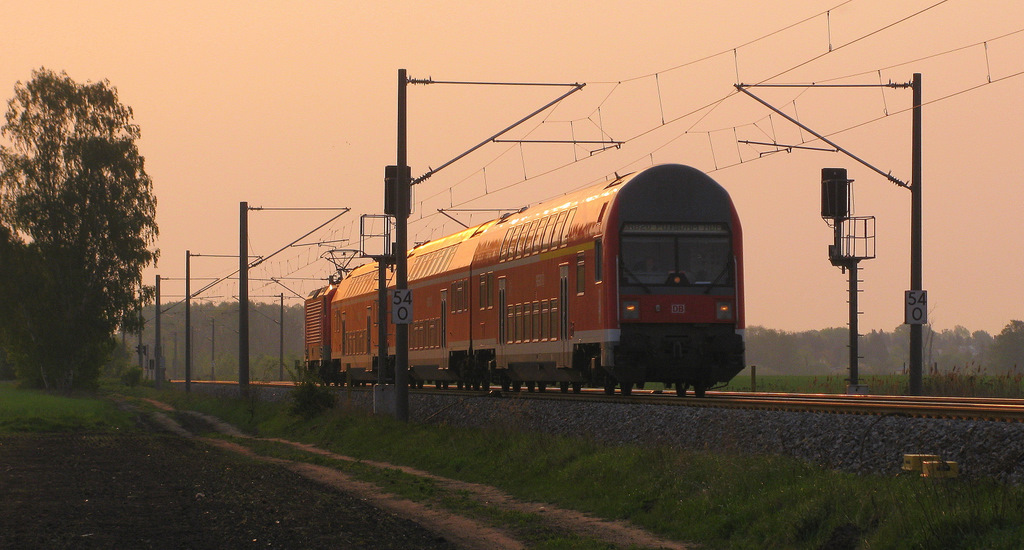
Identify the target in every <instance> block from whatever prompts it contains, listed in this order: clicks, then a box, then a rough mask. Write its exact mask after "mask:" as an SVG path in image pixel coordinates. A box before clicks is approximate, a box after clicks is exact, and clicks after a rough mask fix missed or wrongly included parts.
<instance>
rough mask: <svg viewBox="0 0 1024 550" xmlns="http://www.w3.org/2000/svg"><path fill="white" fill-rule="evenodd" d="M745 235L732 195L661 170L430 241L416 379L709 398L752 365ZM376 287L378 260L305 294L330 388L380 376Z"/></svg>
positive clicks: (694, 177)
mask: <svg viewBox="0 0 1024 550" xmlns="http://www.w3.org/2000/svg"><path fill="white" fill-rule="evenodd" d="M742 242H743V241H742V232H741V229H740V222H739V218H738V217H737V215H736V209H735V207H734V206H733V203H732V200H731V199H730V198H729V195H728V193H727V192H726V191H725V189H723V188H722V186H720V185H719V184H718V183H716V182H715V181H714V180H712V179H711V178H710V177H709V176H708V175H706V174H704V173H703V172H700V171H699V170H696V169H694V168H690V167H688V166H681V165H661V166H655V167H652V168H648V169H646V170H643V171H642V172H639V173H635V174H631V175H628V176H622V177H617V178H616V179H615V180H614V181H610V182H604V183H601V184H598V185H594V186H591V187H588V188H586V189H583V190H581V191H576V192H573V193H570V194H567V195H564V196H561V197H559V198H556V199H552V200H549V201H546V202H542V203H540V204H538V205H536V206H532V207H529V208H525V209H523V210H521V211H520V212H518V213H516V214H512V215H506V216H504V217H502V218H500V219H496V220H492V221H488V222H486V223H483V224H480V225H477V226H475V227H471V228H468V229H465V230H463V231H460V232H458V233H455V234H452V235H448V236H446V237H443V238H440V239H436V240H433V241H430V242H427V243H425V244H422V245H419V246H417V247H415V248H413V249H412V250H410V251H408V266H409V267H408V280H409V285H408V286H409V289H411V290H412V293H413V296H414V297H415V307H414V318H413V322H412V324H411V325H410V327H409V379H410V381H411V382H412V383H414V384H418V385H422V384H424V383H433V384H435V385H436V386H437V387H447V386H448V385H449V384H455V385H458V386H459V387H471V388H478V387H486V386H487V385H489V384H500V385H501V386H502V387H503V388H505V389H512V390H516V391H518V390H521V388H522V387H523V386H524V385H525V386H526V387H527V388H528V389H531V390H532V389H540V390H544V389H545V388H546V387H547V386H549V385H557V386H560V387H561V389H562V391H568V389H569V388H573V389H574V390H575V391H579V390H580V388H582V387H583V386H584V385H590V386H597V387H603V388H604V390H605V392H606V393H608V394H612V393H614V390H615V387H616V386H618V387H619V388H620V391H621V393H623V394H625V395H628V394H629V393H630V392H631V390H632V388H634V387H636V386H639V387H642V386H643V385H644V384H645V383H647V382H660V383H663V384H665V385H666V386H667V387H674V388H675V389H676V392H677V393H679V394H680V395H683V394H684V393H685V392H686V390H687V389H688V388H689V387H692V388H693V390H694V393H695V394H696V395H697V396H703V395H704V392H705V390H707V389H708V388H711V387H713V386H716V385H719V384H724V383H726V382H728V381H729V380H730V379H732V378H733V377H734V376H735V375H736V374H737V373H739V372H740V371H741V370H742V369H743V367H744V339H743V334H744V316H743V310H744V308H743V253H742V252H743V246H742ZM377 279H378V272H377V264H376V263H373V262H371V263H367V264H365V265H362V266H360V267H358V268H356V269H354V270H353V271H352V272H351V274H350V275H349V276H348V277H346V278H344V279H343V280H341V281H340V282H337V283H336V284H331V285H329V286H327V287H325V288H321V289H318V290H316V291H314V292H313V293H312V294H311V295H310V296H309V298H308V299H307V300H306V361H307V366H308V367H309V368H310V369H312V370H314V371H315V372H318V373H320V376H321V377H323V379H324V380H325V381H327V382H334V383H341V382H344V381H349V382H350V383H358V382H363V381H371V380H376V379H377V372H376V369H377V368H378V365H377V341H378V336H377V335H378V332H379V331H378V327H377V308H378V307H379V304H378V303H377ZM389 284H391V285H393V284H394V281H393V280H391V281H390V282H389ZM388 340H389V353H391V354H392V357H393V353H394V343H393V342H394V327H393V326H389V328H388Z"/></svg>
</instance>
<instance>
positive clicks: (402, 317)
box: [391, 288, 412, 325]
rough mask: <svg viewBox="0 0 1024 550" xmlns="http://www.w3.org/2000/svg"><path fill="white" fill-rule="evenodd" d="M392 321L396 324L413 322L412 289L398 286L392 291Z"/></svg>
mask: <svg viewBox="0 0 1024 550" xmlns="http://www.w3.org/2000/svg"><path fill="white" fill-rule="evenodd" d="M391 322H392V323H394V324H396V325H408V324H410V323H412V291H411V290H409V289H407V288H396V289H394V290H392V291H391Z"/></svg>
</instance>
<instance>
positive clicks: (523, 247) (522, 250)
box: [516, 220, 536, 258]
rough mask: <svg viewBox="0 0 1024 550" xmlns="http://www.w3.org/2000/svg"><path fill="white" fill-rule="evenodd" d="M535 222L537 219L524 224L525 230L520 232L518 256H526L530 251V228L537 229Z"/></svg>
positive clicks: (517, 244)
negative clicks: (528, 243)
mask: <svg viewBox="0 0 1024 550" xmlns="http://www.w3.org/2000/svg"><path fill="white" fill-rule="evenodd" d="M535 224H536V220H534V221H532V222H530V223H527V224H524V225H523V231H522V232H521V233H519V242H517V243H516V258H519V257H522V256H525V255H526V254H527V253H528V252H529V250H528V248H529V247H528V246H527V242H528V241H529V235H530V229H534V230H536V228H535Z"/></svg>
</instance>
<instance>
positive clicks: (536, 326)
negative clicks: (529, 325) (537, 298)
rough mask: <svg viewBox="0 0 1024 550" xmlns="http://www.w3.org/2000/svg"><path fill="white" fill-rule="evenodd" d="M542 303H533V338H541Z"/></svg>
mask: <svg viewBox="0 0 1024 550" xmlns="http://www.w3.org/2000/svg"><path fill="white" fill-rule="evenodd" d="M540 325H541V323H540V303H539V302H534V303H533V339H534V341H537V340H540V328H541V327H540Z"/></svg>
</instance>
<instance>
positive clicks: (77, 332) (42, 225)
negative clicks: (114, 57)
mask: <svg viewBox="0 0 1024 550" xmlns="http://www.w3.org/2000/svg"><path fill="white" fill-rule="evenodd" d="M0 134H2V135H3V137H4V138H6V140H7V142H8V143H9V145H0V167H2V171H0V226H4V230H3V231H0V255H3V256H4V257H3V258H0V262H2V263H0V265H2V266H4V268H3V269H2V270H0V278H2V279H5V280H2V281H0V286H3V287H4V288H5V290H0V306H3V309H4V314H5V315H0V317H4V320H0V343H2V344H3V345H4V346H5V348H6V349H7V351H8V352H9V354H10V355H11V356H12V358H13V360H14V362H15V365H16V368H17V370H18V374H19V377H20V378H22V379H25V380H27V381H30V382H33V383H36V384H38V385H41V386H44V387H47V388H53V389H61V390H66V389H70V388H74V387H88V386H90V385H92V384H94V383H95V381H96V378H97V376H98V373H99V367H100V366H101V365H102V363H103V361H104V360H105V359H106V357H107V355H108V354H109V352H110V351H111V349H112V346H113V334H114V331H115V330H116V329H117V328H118V327H123V328H126V329H128V330H129V331H131V330H133V329H137V328H139V326H138V325H139V323H140V320H139V318H138V315H137V313H135V312H136V311H138V309H139V305H140V304H141V302H142V301H144V300H146V299H148V297H149V296H148V295H149V294H150V293H151V289H148V288H146V287H144V286H143V285H142V270H143V269H144V268H145V267H146V266H147V265H149V264H150V263H152V262H155V261H156V259H157V256H158V251H157V250H155V249H153V248H151V247H152V245H153V244H154V243H155V241H156V236H157V226H156V199H155V197H154V196H153V184H152V181H151V180H150V178H149V176H148V175H147V174H146V171H145V167H144V159H143V157H142V156H141V155H140V154H139V150H138V147H137V146H136V143H135V142H136V140H138V139H139V136H140V133H139V127H138V126H137V125H136V124H134V123H133V122H132V110H131V108H130V107H128V106H126V105H123V104H121V103H120V102H119V101H118V98H117V89H116V88H114V87H112V86H111V85H110V83H109V82H108V81H106V80H104V81H101V82H96V83H92V82H87V83H85V84H79V83H77V82H75V81H74V80H72V79H71V78H70V77H68V75H67V74H65V73H63V72H61V73H59V74H58V73H55V72H53V71H50V70H47V69H45V68H41V69H39V70H36V71H33V73H32V79H31V80H29V81H28V82H27V83H22V82H18V83H17V84H16V85H15V88H14V98H13V99H11V100H10V101H9V102H8V109H7V113H6V117H5V124H4V126H3V128H2V129H0ZM9 265H10V266H15V265H16V266H17V268H16V269H15V268H11V269H8V268H7V267H6V266H9ZM4 294H6V296H4Z"/></svg>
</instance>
